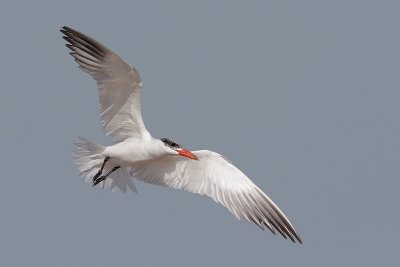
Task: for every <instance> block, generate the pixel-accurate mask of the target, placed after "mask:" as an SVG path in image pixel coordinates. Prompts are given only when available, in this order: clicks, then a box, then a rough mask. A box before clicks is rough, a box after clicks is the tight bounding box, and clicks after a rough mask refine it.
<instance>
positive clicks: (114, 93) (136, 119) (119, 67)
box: [61, 27, 149, 142]
mask: <svg viewBox="0 0 400 267" xmlns="http://www.w3.org/2000/svg"><path fill="white" fill-rule="evenodd" d="M61 32H62V33H63V34H64V36H63V38H64V39H65V40H66V41H67V42H68V44H66V46H67V47H68V48H69V49H71V50H72V52H71V53H70V54H71V55H72V56H73V57H74V58H75V61H76V62H77V63H78V64H79V67H80V68H81V69H82V70H84V71H85V72H87V73H89V74H90V75H91V76H92V77H93V79H95V80H96V82H97V85H98V88H99V96H100V117H101V124H102V126H103V131H104V133H105V134H106V135H109V136H111V138H112V139H113V141H114V142H120V141H123V140H125V139H127V138H130V137H137V138H140V137H143V136H144V135H149V133H148V131H147V130H146V128H145V126H144V123H143V120H142V114H141V109H140V96H141V91H142V82H141V79H140V75H139V73H138V72H137V71H136V70H135V69H134V68H131V67H130V66H129V65H128V64H127V63H126V62H125V61H124V60H122V58H120V57H119V56H118V55H117V54H115V53H114V52H113V51H111V50H110V49H108V48H107V47H105V46H104V45H102V44H101V43H99V42H97V41H96V40H94V39H93V38H90V37H89V36H87V35H85V34H83V33H80V32H78V31H76V30H74V29H71V28H69V27H63V28H62V29H61Z"/></svg>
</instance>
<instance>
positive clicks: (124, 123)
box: [61, 27, 302, 243]
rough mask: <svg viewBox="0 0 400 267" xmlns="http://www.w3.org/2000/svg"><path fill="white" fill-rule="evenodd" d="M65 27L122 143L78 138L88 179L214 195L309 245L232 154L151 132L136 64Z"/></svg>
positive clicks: (79, 160)
mask: <svg viewBox="0 0 400 267" xmlns="http://www.w3.org/2000/svg"><path fill="white" fill-rule="evenodd" d="M61 32H62V33H63V34H64V36H63V38H64V39H65V40H66V41H67V42H68V43H67V44H66V46H67V47H68V48H69V49H70V50H72V52H70V54H71V56H73V57H74V58H75V61H76V62H77V63H78V65H79V67H80V68H81V69H82V70H83V71H85V72H87V73H89V74H90V75H91V76H92V77H93V79H94V80H95V81H96V82H97V86H98V90H99V97H100V117H101V124H102V127H103V131H104V133H105V134H106V135H108V136H110V137H111V138H112V140H113V142H114V145H111V146H106V147H105V146H102V145H100V144H97V143H95V142H92V141H89V140H87V139H84V138H80V140H79V142H77V143H75V145H76V151H75V163H76V164H77V166H78V169H79V171H80V172H81V176H83V177H85V178H86V181H87V182H90V183H92V185H93V186H95V185H97V184H99V185H100V186H101V187H102V188H108V189H111V190H112V191H123V192H126V189H127V187H129V188H130V189H131V190H132V191H133V192H137V190H136V187H135V185H134V183H133V178H135V179H137V180H140V181H143V182H146V183H150V184H155V185H162V186H168V187H172V188H175V189H184V190H187V191H189V192H193V193H198V194H201V195H206V196H208V197H211V198H212V199H213V200H214V201H216V202H219V203H221V204H222V205H223V206H225V207H226V208H227V209H228V210H229V211H230V212H231V213H232V214H233V215H234V216H235V217H236V218H238V219H240V218H242V217H243V218H244V219H246V220H247V221H248V222H250V223H251V222H252V223H254V224H256V225H258V226H259V227H260V228H261V229H263V230H264V227H267V228H268V229H269V230H271V232H272V233H274V234H275V231H278V232H279V233H280V234H281V235H282V236H283V237H284V238H285V239H286V238H287V237H289V238H290V239H291V240H292V241H293V242H294V243H295V242H296V240H297V241H298V242H300V243H302V241H301V239H300V236H299V235H298V234H297V232H296V231H295V229H294V228H293V226H292V224H291V223H290V221H289V220H288V219H287V218H286V216H285V215H284V214H283V212H282V211H281V210H280V209H279V208H278V206H277V205H276V204H275V203H274V202H273V201H272V200H271V199H270V198H269V197H268V196H267V195H266V194H265V193H264V192H263V191H262V190H261V189H260V188H258V187H257V186H256V185H255V184H254V183H253V182H252V181H251V180H250V179H249V178H248V177H247V176H246V175H245V174H243V173H242V172H241V171H240V170H239V169H237V168H236V167H235V166H234V165H233V164H232V163H231V162H230V161H229V160H228V159H227V158H225V157H224V156H222V155H220V154H218V153H215V152H212V151H208V150H200V151H193V152H191V151H190V150H188V149H185V148H182V147H181V146H180V145H179V144H177V143H176V142H174V141H172V140H170V139H168V138H161V139H156V138H154V137H152V136H151V135H150V133H149V132H148V131H147V130H146V128H145V126H144V123H143V120H142V115H141V108H140V96H141V91H142V81H141V79H140V75H139V73H138V72H137V71H136V69H135V68H133V67H130V66H129V65H128V64H127V63H126V62H125V61H124V60H123V59H122V58H120V57H119V56H118V55H117V54H115V53H114V52H113V51H111V50H110V49H109V48H107V47H105V46H104V45H102V44H101V43H99V42H98V41H96V40H94V39H93V38H91V37H89V36H87V35H85V34H83V33H81V32H79V31H76V30H74V29H71V28H69V27H62V29H61Z"/></svg>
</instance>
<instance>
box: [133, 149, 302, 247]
mask: <svg viewBox="0 0 400 267" xmlns="http://www.w3.org/2000/svg"><path fill="white" fill-rule="evenodd" d="M193 153H194V154H195V155H196V156H197V157H198V158H199V160H198V161H197V160H191V159H187V158H184V157H180V156H176V157H171V156H169V157H162V158H160V159H158V160H153V161H148V162H143V163H141V164H140V165H137V166H136V167H134V168H132V169H131V171H130V172H131V174H132V175H133V176H134V177H135V178H137V179H138V180H141V181H144V182H146V183H150V184H156V185H163V186H168V187H172V188H175V189H183V190H187V191H189V192H193V193H198V194H201V195H206V196H209V197H211V198H212V199H214V200H215V201H216V202H219V203H221V204H222V205H223V206H225V207H226V208H227V209H228V210H229V211H230V212H231V213H232V214H233V215H235V216H236V217H237V218H238V219H240V218H241V217H243V218H245V219H246V220H247V221H248V222H253V223H255V224H257V225H258V226H259V227H261V228H262V229H263V228H264V226H266V227H267V228H269V229H270V230H271V231H272V232H273V233H274V234H275V230H277V231H278V232H279V233H280V234H281V235H282V236H283V237H285V238H286V237H289V238H290V239H291V240H292V241H293V242H295V240H296V239H297V240H298V241H299V242H300V243H301V242H302V241H301V239H300V237H299V235H298V234H297V233H296V231H295V230H294V228H293V226H292V224H291V223H290V221H289V220H288V219H287V218H286V216H285V215H284V214H283V212H282V211H281V210H280V209H279V208H278V207H277V205H276V204H275V203H274V202H273V201H272V200H271V199H270V198H269V197H268V196H267V195H266V194H265V193H263V192H262V191H261V189H260V188H258V187H257V186H256V185H255V184H254V183H253V182H252V181H251V180H250V179H249V178H248V177H247V176H246V175H245V174H243V173H242V172H241V171H240V170H239V169H237V168H236V167H235V166H234V165H232V164H231V163H229V162H228V161H227V160H226V159H225V158H224V157H222V156H221V155H219V154H217V153H215V152H212V151H208V150H201V151H195V152H193Z"/></svg>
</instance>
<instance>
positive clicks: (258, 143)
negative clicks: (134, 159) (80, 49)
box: [0, 0, 400, 266]
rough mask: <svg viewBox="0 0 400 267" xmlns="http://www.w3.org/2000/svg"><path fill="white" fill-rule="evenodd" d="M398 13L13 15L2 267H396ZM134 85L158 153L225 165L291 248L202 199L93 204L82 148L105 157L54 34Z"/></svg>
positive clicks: (310, 6)
mask: <svg viewBox="0 0 400 267" xmlns="http://www.w3.org/2000/svg"><path fill="white" fill-rule="evenodd" d="M399 3H400V2H399V1H366V0H365V1H351V0H350V1H349V0H346V1H316V0H315V1H311V0H308V1H97V2H94V1H93V2H83V1H77V0H70V1H59V2H57V1H50V0H48V1H25V2H19V1H4V0H3V1H2V2H1V4H0V32H1V44H0V47H1V49H0V59H1V61H0V72H1V76H0V77H1V89H0V92H1V93H0V120H1V122H2V123H3V124H2V125H3V126H2V128H1V139H0V147H1V152H0V159H1V163H0V164H1V183H0V211H1V214H0V265H1V266H398V265H399V252H400V251H399V244H398V240H399V238H400V233H399V224H400V215H399V206H398V205H399V202H400V197H399V193H398V191H399V186H400V183H399V171H400V167H399V166H400V165H399V160H400V152H399V150H400V138H399V137H400V126H399V114H400V108H399V100H400V90H399V88H400V78H399V77H400V75H399V69H400V66H399V62H400V56H399V55H400V54H399V47H400V35H399V23H400V16H399V10H400V5H399ZM63 25H68V26H71V27H75V28H76V29H78V30H80V31H82V32H85V33H87V34H89V35H91V36H93V37H95V38H97V39H98V40H99V41H101V42H102V43H104V44H105V45H107V46H109V47H110V48H112V49H113V50H114V51H116V52H117V53H118V54H120V55H121V56H122V57H123V58H124V59H126V61H127V62H129V63H130V64H133V65H134V66H135V67H136V68H137V69H138V70H139V72H140V73H141V76H142V79H143V83H144V90H143V98H142V100H143V101H142V103H143V104H142V109H143V116H144V120H145V123H146V126H147V128H148V129H149V131H150V132H151V133H152V134H153V135H154V136H156V137H171V138H173V139H175V140H177V141H179V143H181V144H182V145H184V146H186V147H188V148H190V149H201V148H204V149H211V150H215V151H218V152H219V153H222V154H224V155H226V156H227V157H229V158H230V159H231V160H232V161H233V162H234V163H235V164H236V165H237V166H238V167H239V168H241V169H242V170H243V171H244V172H245V173H246V174H247V175H248V176H249V177H251V179H252V180H253V181H254V182H255V183H256V184H257V185H259V186H260V187H261V188H262V189H263V190H264V191H265V192H267V193H268V195H270V196H271V198H272V199H273V200H274V201H276V202H277V203H278V205H279V207H280V208H281V209H282V210H283V211H284V212H285V213H286V215H287V216H288V217H289V218H290V219H291V221H292V223H293V224H294V226H295V227H296V229H297V231H298V232H299V233H300V234H301V237H302V238H303V240H304V244H303V245H299V244H292V243H291V242H290V241H287V240H284V239H283V238H282V237H280V236H273V235H272V234H271V233H270V232H267V231H266V232H262V231H261V230H260V229H258V227H256V226H254V225H250V224H248V223H246V222H244V221H237V220H236V219H235V218H234V217H233V216H231V215H230V214H229V213H228V211H227V210H225V209H224V208H222V207H221V206H219V205H217V204H215V203H214V202H213V201H212V200H210V199H206V198H204V197H201V196H198V195H193V194H189V193H186V192H180V191H176V190H172V189H166V188H160V187H156V186H151V185H146V184H142V183H139V182H138V183H137V186H138V189H139V195H136V194H133V193H130V194H118V193H111V192H108V191H103V190H101V189H99V188H92V187H90V185H87V184H85V183H84V181H83V180H82V179H81V178H79V177H78V171H77V170H76V168H75V166H74V165H73V163H72V156H71V150H72V147H73V146H72V143H73V142H74V141H75V140H76V139H77V137H78V136H80V135H81V136H84V137H87V138H90V139H93V140H96V141H98V142H101V143H103V144H110V139H109V138H107V137H105V136H104V135H103V134H102V132H101V128H100V123H99V117H98V97H97V90H96V86H95V83H94V82H93V81H92V80H91V78H90V77H89V76H88V75H87V74H85V73H83V72H82V71H81V70H79V69H78V67H77V65H76V64H75V62H73V60H72V58H71V57H70V56H69V55H68V51H67V49H66V47H65V46H64V43H65V42H64V40H62V39H61V33H60V32H59V29H60V27H61V26H63Z"/></svg>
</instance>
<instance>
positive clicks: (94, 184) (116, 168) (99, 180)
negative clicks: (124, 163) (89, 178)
mask: <svg viewBox="0 0 400 267" xmlns="http://www.w3.org/2000/svg"><path fill="white" fill-rule="evenodd" d="M119 168H120V166H117V167H114V168H112V170H111V171H109V172H108V173H107V174H106V175H103V176H100V177H99V178H97V179H96V180H94V181H93V186H96V185H97V184H98V183H100V182H102V181H104V180H105V179H107V177H108V176H109V175H110V174H111V173H113V172H114V171H116V170H118V169H119Z"/></svg>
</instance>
